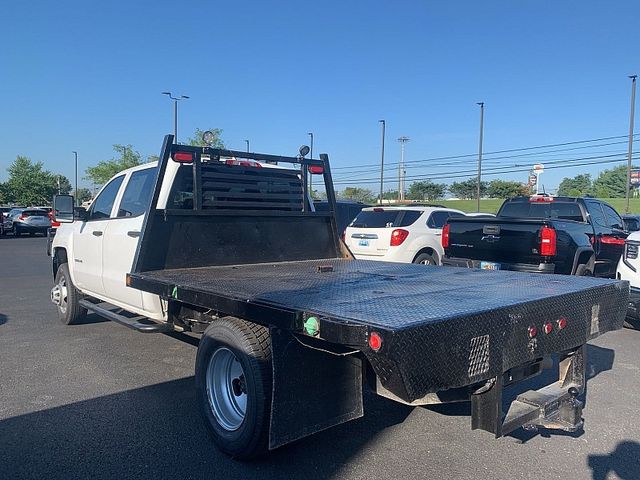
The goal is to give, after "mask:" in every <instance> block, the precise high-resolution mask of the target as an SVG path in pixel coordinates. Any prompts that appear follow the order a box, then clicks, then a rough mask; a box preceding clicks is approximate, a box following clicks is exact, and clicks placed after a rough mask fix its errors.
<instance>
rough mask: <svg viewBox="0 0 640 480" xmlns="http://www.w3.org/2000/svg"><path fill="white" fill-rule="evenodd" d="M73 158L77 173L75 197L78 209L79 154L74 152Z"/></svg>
mask: <svg viewBox="0 0 640 480" xmlns="http://www.w3.org/2000/svg"><path fill="white" fill-rule="evenodd" d="M73 156H74V157H75V172H76V181H75V183H76V186H75V192H73V193H74V196H75V199H76V200H75V201H76V207H77V206H78V152H73Z"/></svg>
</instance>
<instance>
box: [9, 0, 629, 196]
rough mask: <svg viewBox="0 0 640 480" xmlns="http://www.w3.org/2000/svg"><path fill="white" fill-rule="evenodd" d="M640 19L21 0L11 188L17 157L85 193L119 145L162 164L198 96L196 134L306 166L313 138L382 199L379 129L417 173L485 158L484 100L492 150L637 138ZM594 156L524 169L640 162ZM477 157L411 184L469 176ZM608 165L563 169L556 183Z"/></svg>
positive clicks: (459, 5) (512, 5)
mask: <svg viewBox="0 0 640 480" xmlns="http://www.w3.org/2000/svg"><path fill="white" fill-rule="evenodd" d="M639 18H640V3H638V2H636V1H632V0H629V1H620V2H603V1H598V2H596V1H584V0H583V1H563V2H551V1H548V2H542V1H519V2H513V1H485V2H478V1H459V2H427V1H415V2H411V1H406V2H402V1H399V2H388V1H387V2H382V1H366V2H365V1H360V2H355V1H354V2H345V1H342V2H334V1H322V2H303V1H297V2H286V1H280V2H278V1H275V2H252V1H245V2H211V1H200V2H190V1H184V2H166V1H163V0H156V1H127V2H124V1H111V2H91V1H86V0H85V1H77V2H76V1H65V0H61V1H59V2H48V1H34V2H10V3H9V2H7V3H6V4H5V5H4V6H3V28H2V29H1V30H0V41H1V44H2V45H3V48H2V49H0V72H1V76H0V82H2V91H3V97H2V112H3V115H1V116H0V132H2V133H1V137H0V138H1V139H2V143H3V152H2V155H1V156H0V180H3V179H6V167H7V166H8V165H9V164H10V163H11V162H12V161H13V160H14V159H15V156H16V155H26V156H29V157H31V158H32V159H33V160H41V161H43V162H44V163H45V165H46V167H47V168H48V169H50V170H52V171H54V172H58V173H62V174H64V175H66V176H68V177H69V178H70V179H73V155H72V153H71V151H72V150H77V151H78V152H79V163H80V170H81V176H82V175H83V172H84V169H85V168H86V167H88V166H91V165H94V164H96V163H97V162H98V161H99V160H101V159H108V158H111V157H112V156H113V151H112V144H114V143H121V144H132V145H133V146H134V147H135V148H136V149H137V150H139V151H140V152H141V153H143V154H144V155H151V154H157V153H158V150H159V148H160V144H161V141H162V136H163V135H164V134H165V133H169V132H171V131H172V129H173V117H172V105H171V103H170V101H169V100H168V99H167V98H166V97H164V96H162V95H161V94H160V92H162V91H165V90H171V91H172V92H175V93H176V94H184V95H189V96H190V97H191V99H190V100H187V101H184V102H182V103H181V105H180V118H179V134H180V135H179V136H180V137H181V138H185V136H187V135H189V134H191V133H192V132H193V131H194V129H195V128H197V127H199V128H202V129H204V128H209V127H219V128H222V129H223V130H224V133H223V139H224V140H225V142H226V143H227V145H228V146H229V147H231V148H236V149H241V150H243V149H244V148H245V143H244V139H249V140H250V142H251V147H252V150H255V151H262V152H267V153H278V154H293V153H295V152H296V151H297V148H298V147H299V145H300V144H302V143H308V136H307V132H314V135H315V146H314V153H316V154H317V153H319V152H327V153H329V155H330V159H331V160H332V166H333V168H334V177H335V178H336V182H351V181H352V182H353V183H354V185H358V186H370V187H372V188H374V189H376V190H377V188H378V187H377V186H376V185H377V183H376V182H375V181H373V182H371V185H367V184H366V183H361V184H356V183H355V182H356V181H363V179H367V178H372V177H377V176H378V175H379V167H377V166H376V165H377V164H378V162H379V157H380V128H379V123H378V120H379V119H385V120H386V122H387V149H386V160H387V162H389V163H390V164H393V162H397V161H398V158H399V154H400V148H399V145H398V142H397V141H396V140H395V139H397V138H398V137H399V136H401V135H407V136H409V137H411V142H409V143H408V144H407V150H406V157H405V159H406V160H407V161H415V160H421V159H428V158H432V157H440V156H447V155H459V154H473V153H474V152H476V151H477V148H478V147H477V143H478V117H479V112H478V106H477V105H476V102H478V101H484V102H485V103H486V110H485V148H484V149H485V151H486V152H491V151H497V150H504V149H511V148H520V147H529V146H534V145H543V144H554V143H563V142H570V141H578V140H585V139H593V138H600V137H609V136H619V135H625V134H626V133H627V132H628V121H629V94H630V81H629V79H628V78H627V75H629V74H632V73H636V72H640V56H639V53H640V49H639V48H638V47H639V44H638V36H637V31H638V26H639V25H638V19H639ZM608 143H613V142H608ZM588 146H589V148H584V149H577V150H572V151H570V152H559V153H558V152H556V153H549V154H547V155H545V156H539V157H538V156H536V157H531V158H529V157H524V158H525V159H526V160H523V159H520V160H518V163H520V164H521V163H523V162H525V163H535V162H539V161H543V162H544V161H551V160H553V161H558V160H563V159H565V158H566V159H569V158H580V156H584V157H587V156H594V155H598V152H603V153H602V154H617V153H621V154H624V152H626V145H625V144H622V143H620V144H617V143H616V144H615V145H608V146H603V147H599V148H593V147H592V145H590V144H588ZM639 148H640V145H638V147H636V149H639ZM502 156H504V155H502ZM487 158H488V159H490V158H491V155H487ZM614 158H615V157H614ZM474 161H475V160H474V159H473V158H468V159H461V160H458V161H456V162H454V163H450V164H449V165H442V164H441V163H442V162H441V163H440V164H438V163H437V162H431V163H429V162H425V163H416V164H413V165H416V167H414V168H413V169H412V170H407V174H408V175H416V176H420V175H427V174H434V173H444V174H448V175H453V173H454V172H456V171H460V170H468V169H473V168H474ZM514 161H515V160H514V159H512V158H501V159H496V160H494V161H493V162H488V166H491V165H492V166H501V165H510V164H513V163H514ZM350 165H366V167H363V168H358V169H355V168H354V169H351V170H350V169H349V168H346V169H345V168H344V167H348V166H350ZM418 165H419V166H420V168H417V166H418ZM437 165H440V166H437ZM609 166H611V165H610V164H609V165H591V166H579V167H573V168H567V169H558V170H548V171H547V173H545V180H544V183H545V184H546V185H547V186H548V188H553V187H554V186H557V184H558V182H559V181H560V180H561V178H562V177H563V176H573V175H575V174H577V173H583V172H590V173H593V174H595V173H597V172H598V171H600V170H602V169H604V168H607V167H609ZM386 175H387V177H389V178H391V177H393V176H395V175H397V174H396V173H395V168H394V167H393V165H391V169H390V170H389V172H388V173H387V174H386ZM491 178H496V177H489V178H488V179H491ZM499 178H510V179H511V178H513V179H518V180H525V178H526V174H525V173H511V174H505V175H502V176H501V177H499ZM454 179H458V180H459V179H460V178H454ZM454 179H443V180H439V181H444V182H447V183H448V182H450V181H451V180H454ZM81 183H84V184H86V182H81ZM344 186H346V183H338V185H337V188H339V189H340V188H343V187H344ZM393 187H394V182H393V181H391V182H389V184H388V185H387V188H393Z"/></svg>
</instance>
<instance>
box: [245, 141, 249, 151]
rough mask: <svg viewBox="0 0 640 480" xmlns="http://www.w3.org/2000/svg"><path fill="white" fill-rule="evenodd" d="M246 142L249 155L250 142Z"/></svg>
mask: <svg viewBox="0 0 640 480" xmlns="http://www.w3.org/2000/svg"><path fill="white" fill-rule="evenodd" d="M245 142H246V143H247V153H249V140H245Z"/></svg>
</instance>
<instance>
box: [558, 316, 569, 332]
mask: <svg viewBox="0 0 640 480" xmlns="http://www.w3.org/2000/svg"><path fill="white" fill-rule="evenodd" d="M557 323H558V330H563V329H564V328H566V326H567V319H566V318H560V319H559V320H558V322H557Z"/></svg>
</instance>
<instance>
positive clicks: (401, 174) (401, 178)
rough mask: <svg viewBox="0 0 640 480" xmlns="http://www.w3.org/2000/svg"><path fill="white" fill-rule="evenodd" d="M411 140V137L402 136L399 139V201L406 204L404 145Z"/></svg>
mask: <svg viewBox="0 0 640 480" xmlns="http://www.w3.org/2000/svg"><path fill="white" fill-rule="evenodd" d="M409 140H411V139H410V138H409V137H405V136H402V137H400V138H399V139H398V141H399V142H400V164H399V165H398V201H400V202H404V173H405V172H404V144H405V143H407V142H408V141H409Z"/></svg>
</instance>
